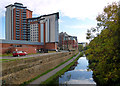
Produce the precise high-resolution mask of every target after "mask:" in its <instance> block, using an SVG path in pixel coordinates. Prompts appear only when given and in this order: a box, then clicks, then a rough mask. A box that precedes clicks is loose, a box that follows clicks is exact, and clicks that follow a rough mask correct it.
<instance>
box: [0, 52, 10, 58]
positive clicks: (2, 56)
mask: <svg viewBox="0 0 120 86" xmlns="http://www.w3.org/2000/svg"><path fill="white" fill-rule="evenodd" d="M0 56H2V57H4V56H12V53H10V54H2V55H0Z"/></svg>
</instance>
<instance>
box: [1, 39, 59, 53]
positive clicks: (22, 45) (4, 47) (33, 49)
mask: <svg viewBox="0 0 120 86" xmlns="http://www.w3.org/2000/svg"><path fill="white" fill-rule="evenodd" d="M41 49H48V50H57V43H45V44H43V43H40V42H29V41H21V40H1V39H0V53H1V54H3V53H7V52H8V51H9V52H13V51H26V52H27V53H37V52H39V50H41Z"/></svg>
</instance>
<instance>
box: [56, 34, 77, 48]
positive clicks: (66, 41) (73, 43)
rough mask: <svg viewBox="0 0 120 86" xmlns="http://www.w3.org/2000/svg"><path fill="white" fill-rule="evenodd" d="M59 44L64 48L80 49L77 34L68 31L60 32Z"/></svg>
mask: <svg viewBox="0 0 120 86" xmlns="http://www.w3.org/2000/svg"><path fill="white" fill-rule="evenodd" d="M58 46H59V47H60V49H63V50H75V49H78V41H77V37H76V36H70V35H68V34H67V33H66V32H64V33H63V32H61V33H60V34H59V43H58Z"/></svg>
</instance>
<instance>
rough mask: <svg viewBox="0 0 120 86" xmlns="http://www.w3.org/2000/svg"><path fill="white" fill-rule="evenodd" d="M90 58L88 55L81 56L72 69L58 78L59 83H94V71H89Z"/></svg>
mask: <svg viewBox="0 0 120 86" xmlns="http://www.w3.org/2000/svg"><path fill="white" fill-rule="evenodd" d="M88 64H89V63H88V60H87V59H86V57H80V58H79V59H78V61H77V62H76V63H75V65H73V66H72V67H71V68H70V70H68V71H67V72H65V73H64V74H63V75H61V76H60V77H59V78H58V80H57V81H58V82H59V84H94V85H96V83H95V82H94V81H93V78H92V73H93V72H92V71H87V69H88V67H87V66H88Z"/></svg>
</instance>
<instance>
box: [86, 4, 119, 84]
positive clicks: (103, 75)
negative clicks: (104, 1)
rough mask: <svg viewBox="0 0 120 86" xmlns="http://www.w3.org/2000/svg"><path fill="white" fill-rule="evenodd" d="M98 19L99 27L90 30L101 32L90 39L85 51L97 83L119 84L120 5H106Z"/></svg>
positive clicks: (92, 32)
mask: <svg viewBox="0 0 120 86" xmlns="http://www.w3.org/2000/svg"><path fill="white" fill-rule="evenodd" d="M96 20H97V21H98V23H97V27H96V28H94V29H90V30H89V32H91V34H94V33H95V32H97V31H99V30H101V32H100V33H99V34H98V35H97V36H94V37H93V38H92V40H90V43H89V49H87V51H86V52H85V53H86V54H87V58H88V60H89V62H90V64H89V68H90V69H92V70H93V74H94V77H95V80H96V82H97V84H99V85H113V84H114V85H115V83H116V84H119V80H120V7H119V6H118V5H117V3H112V5H108V6H106V7H105V8H104V11H103V13H102V14H99V15H98V16H97V18H96ZM88 35H89V34H88ZM88 35H87V36H88ZM89 39H91V37H89ZM119 85H120V84H119Z"/></svg>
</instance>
